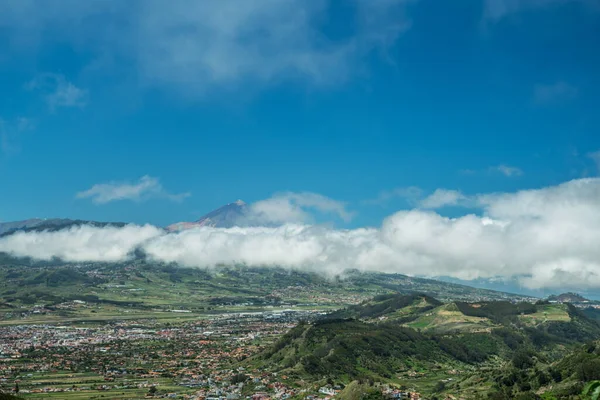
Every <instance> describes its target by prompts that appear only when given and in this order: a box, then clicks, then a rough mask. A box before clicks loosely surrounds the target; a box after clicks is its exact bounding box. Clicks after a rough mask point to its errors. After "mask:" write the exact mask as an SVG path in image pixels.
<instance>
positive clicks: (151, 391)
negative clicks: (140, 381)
mask: <svg viewBox="0 0 600 400" xmlns="http://www.w3.org/2000/svg"><path fill="white" fill-rule="evenodd" d="M156 392H158V389H156V386H152V387H151V388H150V390H148V393H150V394H151V395H154V394H156Z"/></svg>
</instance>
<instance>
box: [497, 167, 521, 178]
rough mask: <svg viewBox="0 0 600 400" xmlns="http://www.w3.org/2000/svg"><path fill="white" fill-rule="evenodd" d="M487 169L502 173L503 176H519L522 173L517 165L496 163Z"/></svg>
mask: <svg viewBox="0 0 600 400" xmlns="http://www.w3.org/2000/svg"><path fill="white" fill-rule="evenodd" d="M489 170H490V171H491V172H499V173H501V174H503V175H504V176H508V177H511V176H521V175H523V170H522V169H521V168H518V167H511V166H510V165H504V164H501V165H497V166H495V167H490V168H489Z"/></svg>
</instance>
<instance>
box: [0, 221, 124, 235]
mask: <svg viewBox="0 0 600 400" xmlns="http://www.w3.org/2000/svg"><path fill="white" fill-rule="evenodd" d="M81 225H90V226H96V227H103V226H119V227H120V226H125V225H126V224H125V223H122V222H97V221H85V220H80V219H66V218H50V219H39V218H34V219H27V220H24V221H14V222H2V223H0V236H6V235H11V234H13V233H15V232H23V231H24V232H30V231H36V232H41V231H57V230H60V229H65V228H70V227H72V226H81Z"/></svg>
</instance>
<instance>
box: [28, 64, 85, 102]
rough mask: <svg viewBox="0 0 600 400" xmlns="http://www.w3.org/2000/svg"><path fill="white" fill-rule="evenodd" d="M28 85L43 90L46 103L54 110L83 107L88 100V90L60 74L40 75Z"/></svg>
mask: <svg viewBox="0 0 600 400" xmlns="http://www.w3.org/2000/svg"><path fill="white" fill-rule="evenodd" d="M26 87H27V88H28V89H30V90H34V89H36V90H40V91H41V92H43V93H44V97H45V100H46V103H47V104H48V107H49V108H50V110H52V111H54V110H56V109H57V108H60V107H77V108H83V107H85V105H86V104H87V102H88V92H87V90H84V89H81V88H78V87H77V86H75V85H74V84H73V83H71V82H69V81H68V80H67V79H66V78H65V77H64V76H63V75H60V74H51V73H45V74H41V75H38V76H37V77H36V78H35V79H33V80H32V81H30V82H29V83H28V84H27V85H26Z"/></svg>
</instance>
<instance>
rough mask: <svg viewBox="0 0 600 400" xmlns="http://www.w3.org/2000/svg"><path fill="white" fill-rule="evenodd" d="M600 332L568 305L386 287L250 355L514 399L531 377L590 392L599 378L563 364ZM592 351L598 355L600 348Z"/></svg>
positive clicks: (301, 374) (292, 367)
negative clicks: (449, 299) (448, 296)
mask: <svg viewBox="0 0 600 400" xmlns="http://www.w3.org/2000/svg"><path fill="white" fill-rule="evenodd" d="M599 337H600V326H598V324H597V323H596V322H595V321H593V320H590V319H588V318H587V317H585V316H584V315H583V314H582V313H580V312H579V311H578V310H577V309H575V308H574V307H572V306H570V305H556V304H553V305H550V304H547V303H542V302H540V303H538V304H526V303H517V304H512V303H509V302H482V303H461V302H453V303H447V304H442V303H440V302H439V301H437V300H435V299H433V298H429V297H427V296H424V295H408V296H402V295H386V296H378V297H375V298H373V299H371V300H368V301H365V302H362V303H361V304H359V305H356V306H351V307H347V308H345V309H342V310H340V311H337V312H334V313H331V314H330V315H328V316H326V317H324V318H323V319H320V320H317V321H315V322H314V323H311V324H309V323H304V324H300V325H298V326H297V327H295V328H294V329H292V330H291V331H290V332H288V333H287V334H286V335H284V336H283V337H282V338H281V339H280V340H279V341H277V342H276V343H275V344H274V345H273V346H272V347H270V348H269V349H268V350H266V351H265V352H263V353H262V354H260V355H258V356H255V357H253V358H252V359H250V360H248V361H246V363H247V364H248V365H251V366H254V367H258V368H262V369H265V370H268V371H272V372H285V373H286V374H288V375H291V376H297V377H298V378H306V379H308V380H316V381H320V380H321V381H323V382H325V381H334V382H337V381H339V382H344V383H349V382H351V381H353V380H359V381H361V382H365V381H376V382H385V383H390V384H394V385H413V386H414V387H417V388H418V389H419V390H421V391H423V392H424V393H430V394H431V395H434V394H435V393H436V391H437V392H440V393H447V394H451V393H455V394H456V393H461V394H462V395H464V396H467V397H465V398H476V396H477V395H478V393H479V394H480V393H483V392H485V393H493V395H494V396H505V397H497V398H507V399H512V398H516V396H521V395H524V393H528V392H530V391H531V390H532V385H531V384H530V385H529V386H528V385H527V384H526V381H527V380H531V381H532V382H533V381H535V382H536V384H535V385H533V386H535V389H536V390H541V391H546V392H548V393H550V389H549V388H546V386H547V385H549V384H550V383H551V382H552V383H553V384H554V386H555V387H559V386H560V385H559V386H556V385H558V384H557V382H556V380H558V381H560V382H562V383H561V385H562V386H564V387H569V388H570V387H571V386H573V385H575V383H576V384H577V387H576V389H577V390H579V389H581V390H583V389H582V386H581V385H580V384H582V383H584V382H585V381H589V380H592V379H600V378H596V377H595V376H596V375H594V374H589V375H586V376H585V377H584V378H585V379H583V380H580V381H577V382H578V383H577V382H575V381H574V380H576V378H577V376H576V374H577V372H576V371H575V370H574V369H573V368H575V366H576V365H579V364H581V363H578V362H575V361H573V362H569V361H561V362H562V363H563V364H560V363H559V361H560V360H561V359H562V360H571V358H569V357H566V358H565V356H566V355H569V354H571V353H570V352H572V351H575V352H577V351H579V350H578V349H579V346H581V344H582V343H585V342H587V341H589V340H592V339H595V338H599ZM594 352H596V349H595V347H594ZM570 357H575V356H574V355H573V356H570ZM580 357H583V356H582V355H580ZM588 358H590V359H595V360H598V356H597V354H595V353H594V354H593V355H592V356H589V357H588ZM590 362H591V361H590ZM593 362H596V361H593ZM557 363H558V364H557ZM598 363H599V364H598V365H599V366H600V360H598ZM594 365H595V364H594ZM552 368H554V369H556V370H559V371H561V372H560V375H561V377H560V378H558V377H557V376H558V373H557V372H555V371H554V370H553V369H552ZM569 368H571V369H569ZM517 370H518V372H515V371H517ZM456 371H462V373H461V374H460V376H458V377H457V376H455V374H456V373H457V372H456ZM599 373H600V369H599ZM552 374H554V378H552ZM540 376H541V377H540ZM547 377H550V378H548V379H546V378H547ZM553 379H554V380H553ZM440 382H442V383H443V384H440ZM573 382H575V383H573ZM576 389H569V390H576ZM470 396H473V397H470ZM534 398H535V397H534Z"/></svg>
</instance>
